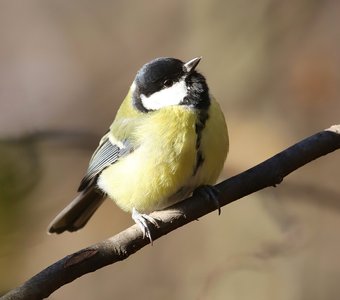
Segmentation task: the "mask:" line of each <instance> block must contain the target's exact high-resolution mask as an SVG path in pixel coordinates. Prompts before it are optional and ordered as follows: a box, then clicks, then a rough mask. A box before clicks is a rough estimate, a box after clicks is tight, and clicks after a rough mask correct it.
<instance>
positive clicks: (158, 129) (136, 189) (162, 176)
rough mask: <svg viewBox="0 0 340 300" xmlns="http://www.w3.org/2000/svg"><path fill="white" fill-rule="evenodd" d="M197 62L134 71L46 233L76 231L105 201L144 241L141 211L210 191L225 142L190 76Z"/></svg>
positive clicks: (201, 86) (197, 78)
mask: <svg viewBox="0 0 340 300" xmlns="http://www.w3.org/2000/svg"><path fill="white" fill-rule="evenodd" d="M200 60H201V57H197V58H194V59H191V60H189V61H188V62H183V61H181V60H179V59H175V58H169V57H161V58H157V59H155V60H152V61H151V62H149V63H147V64H145V65H144V66H143V67H142V68H141V69H140V70H139V71H138V72H137V75H136V77H135V80H134V81H133V83H132V85H131V87H130V89H129V92H128V94H127V96H126V98H125V99H124V101H123V103H122V104H121V106H120V108H119V110H118V112H117V114H116V118H115V120H114V122H113V123H112V125H111V126H110V129H109V131H108V132H107V133H106V134H105V135H104V136H103V138H102V139H101V140H100V142H99V146H98V148H97V149H96V150H95V152H94V153H93V155H92V157H91V160H90V163H89V167H88V169H87V172H86V174H85V176H84V178H83V180H82V181H81V183H80V186H79V188H78V192H79V195H78V196H77V197H76V198H75V199H74V200H73V201H72V202H71V203H70V204H69V205H68V206H67V207H65V208H64V209H63V210H62V211H61V212H60V213H59V214H58V215H57V216H56V217H55V219H54V220H53V221H52V222H51V224H50V225H49V228H48V232H49V233H62V232H64V231H66V230H67V231H76V230H78V229H80V228H82V227H83V226H84V225H85V224H86V223H87V222H88V220H89V219H90V218H91V216H92V215H93V214H94V212H95V211H96V210H97V209H98V207H99V206H100V205H101V204H102V203H103V201H104V200H105V198H106V196H108V197H109V198H111V199H112V200H113V201H114V202H115V203H116V204H117V205H118V206H119V207H120V208H121V209H123V210H124V211H127V212H131V213H132V218H133V220H134V221H135V222H136V224H138V225H139V227H140V228H141V230H142V232H143V235H144V236H146V237H148V238H149V239H150V241H152V239H151V234H150V230H149V224H148V222H151V223H153V224H155V225H156V224H157V222H156V220H155V219H154V218H152V217H151V216H149V213H151V212H153V211H156V210H161V209H164V208H166V207H168V206H170V205H172V204H174V203H176V202H179V201H181V200H183V199H184V198H186V197H188V196H189V195H190V194H191V193H192V192H193V191H194V190H195V189H196V188H198V187H201V186H210V185H212V184H214V183H215V181H216V180H217V177H218V176H219V174H220V172H221V170H222V168H223V164H224V161H225V159H226V157H227V153H228V148H229V141H228V131H227V126H226V122H225V118H224V115H223V113H222V111H221V108H220V106H219V104H218V103H217V101H216V100H215V99H214V98H213V97H212V96H211V95H210V93H209V88H208V85H207V83H206V80H205V78H204V76H203V75H202V74H200V73H199V72H197V71H196V67H197V65H198V63H199V62H200Z"/></svg>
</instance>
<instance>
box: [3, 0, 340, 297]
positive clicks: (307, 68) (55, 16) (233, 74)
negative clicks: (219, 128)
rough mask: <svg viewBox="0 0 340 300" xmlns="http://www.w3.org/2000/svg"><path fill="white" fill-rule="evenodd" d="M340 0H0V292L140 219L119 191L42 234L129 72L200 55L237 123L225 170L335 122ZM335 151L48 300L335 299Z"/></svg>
mask: <svg viewBox="0 0 340 300" xmlns="http://www.w3.org/2000/svg"><path fill="white" fill-rule="evenodd" d="M339 20H340V2H339V1H326V0H325V1H313V0H308V1H307V0H295V1H276V0H259V1H244V0H227V1H221V0H210V1H203V0H198V1H190V0H187V1H179V0H174V1H151V0H145V1H130V0H129V1H109V0H100V1H89V0H82V1H80V0H75V1H66V0H59V1H53V0H51V1H44V0H28V1H15V0H3V1H1V2H0V139H1V141H0V293H5V292H6V291H8V290H9V289H11V288H14V287H15V286H18V285H19V284H21V283H22V282H24V281H25V280H27V279H28V278H30V277H31V276H33V275H34V274H36V273H37V272H39V271H40V270H42V269H43V268H45V267H46V266H48V265H50V264H51V263H53V262H55V261H56V260H58V259H60V258H62V257H64V256H66V255H67V254H70V253H72V252H74V251H77V250H79V249H81V248H83V247H86V246H88V245H91V244H93V243H96V242H98V241H101V240H103V239H106V238H108V237H110V236H112V235H114V234H115V233H117V232H119V231H120V230H122V229H124V228H126V227H128V226H130V225H132V224H133V222H132V220H131V218H130V215H129V214H126V213H124V212H122V211H121V210H120V209H118V208H117V207H116V206H115V205H114V204H113V203H112V202H109V201H106V203H105V204H104V205H103V207H101V209H99V211H98V212H97V213H96V214H95V216H94V217H93V219H91V221H90V222H89V224H88V225H87V226H86V227H85V228H84V229H83V230H82V231H79V232H77V233H73V234H70V233H65V234H63V235H60V236H57V235H53V236H49V235H47V234H46V228H47V225H48V224H49V222H50V221H51V220H52V218H53V217H54V216H55V215H56V214H57V213H58V212H59V211H60V210H61V209H62V208H63V207H64V206H65V205H66V204H68V203H69V201H70V200H71V199H73V197H74V196H75V192H76V189H77V187H78V184H79V182H80V179H81V178H82V176H83V175H84V172H85V170H86V168H87V164H88V161H89V158H90V156H91V154H92V151H93V150H94V149H95V148H96V146H97V143H98V140H99V138H100V137H101V135H102V134H103V133H104V132H105V131H106V130H107V129H108V126H109V125H110V124H111V121H112V120H113V118H114V116H115V112H116V110H117V108H118V106H119V105H120V103H121V101H122V99H123V98H124V96H125V94H126V93H127V90H128V87H129V86H130V84H131V82H132V81H133V79H134V76H135V73H136V71H137V70H138V69H139V68H140V67H141V66H142V65H143V64H144V63H146V62H147V61H149V60H151V59H153V58H156V57H159V56H172V57H176V58H180V59H182V60H189V59H191V58H193V57H196V56H203V60H202V61H201V63H200V65H199V70H200V71H201V72H202V73H203V74H204V75H206V77H207V78H208V83H209V85H210V89H211V91H212V93H213V94H214V95H215V96H216V98H217V99H219V101H220V103H221V105H222V107H223V110H224V112H225V115H226V117H227V120H228V124H229V131H230V140H231V148H230V155H229V158H228V160H227V163H226V165H225V169H224V172H223V174H222V175H221V180H222V179H223V178H227V177H230V176H232V175H235V174H237V173H239V172H241V171H243V170H245V169H247V168H249V167H252V166H254V165H255V164H257V163H259V162H261V161H262V160H265V159H267V158H268V157H270V156H272V155H274V154H276V153H277V152H279V151H281V150H283V149H284V148H286V147H288V146H290V145H291V144H293V143H295V142H297V141H299V140H301V139H303V138H304V137H307V136H309V135H311V134H313V133H315V132H318V131H320V130H322V129H324V128H328V127H329V126H330V125H332V124H336V123H339V121H340V55H339V53H340V38H339V37H340V21H339ZM339 166H340V155H339V153H333V154H330V155H328V156H326V157H323V158H321V159H319V160H317V161H315V162H313V163H311V164H308V165H306V166H305V167H303V168H302V169H300V170H298V171H296V172H295V173H293V174H291V175H290V176H289V177H288V178H286V179H285V180H284V182H283V183H282V184H281V185H280V186H278V187H277V188H275V189H274V188H270V189H266V190H264V191H261V192H259V193H256V194H254V195H251V196H248V197H246V198H244V199H241V200H239V201H237V202H236V203H234V204H232V205H229V206H227V207H224V208H223V210H222V215H221V216H219V217H218V216H217V213H213V214H210V215H209V216H206V217H204V218H202V219H201V220H199V222H194V223H192V224H189V225H188V226H185V227H184V228H181V229H179V230H176V231H175V232H173V233H171V234H170V235H168V236H165V237H163V238H161V239H160V240H158V241H156V242H155V243H154V246H153V247H151V246H147V247H145V248H144V249H142V250H141V251H139V252H138V253H136V254H135V255H133V256H131V257H130V258H129V259H128V260H126V261H124V262H121V263H119V264H116V265H113V266H108V267H106V268H104V269H101V270H99V271H97V272H94V273H91V274H89V275H86V276H83V277H82V278H80V279H78V280H76V281H75V282H72V283H71V284H68V285H66V286H64V287H62V288H61V289H60V290H58V291H57V292H55V293H54V294H52V295H51V296H50V298H49V299H74V298H75V297H79V299H84V300H87V299H112V298H117V299H134V298H137V297H138V299H148V300H150V299H241V300H243V299H253V300H255V299H277V300H279V299H312V300H313V299H338V298H339V293H340V286H339V281H340V260H339V253H340V235H339V232H338V228H339V226H340V186H339V176H340V171H339Z"/></svg>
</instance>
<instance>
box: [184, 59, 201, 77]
mask: <svg viewBox="0 0 340 300" xmlns="http://www.w3.org/2000/svg"><path fill="white" fill-rule="evenodd" d="M201 58H202V56H200V57H196V58H193V59H191V60H189V61H188V62H186V63H185V64H184V66H183V69H184V72H185V73H191V72H192V71H194V70H195V68H196V67H197V65H198V63H199V62H200V60H201Z"/></svg>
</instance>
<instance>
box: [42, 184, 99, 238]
mask: <svg viewBox="0 0 340 300" xmlns="http://www.w3.org/2000/svg"><path fill="white" fill-rule="evenodd" d="M104 200H105V196H104V195H103V194H102V193H101V192H100V191H98V190H97V189H96V188H94V187H91V188H89V189H88V190H86V191H83V192H81V193H80V194H79V195H78V196H77V197H76V198H75V199H74V200H73V201H72V202H71V203H70V204H69V205H67V206H66V207H65V208H64V209H63V210H62V211H61V212H60V213H59V214H58V215H57V216H56V217H55V218H54V219H53V221H52V222H51V223H50V225H49V226H48V233H62V232H64V231H66V230H67V231H71V232H72V231H77V230H79V229H81V228H83V227H84V226H85V224H86V223H87V222H88V220H89V219H90V218H91V217H92V215H93V214H94V213H95V211H96V210H97V209H98V207H99V206H100V205H101V204H102V203H103V201H104Z"/></svg>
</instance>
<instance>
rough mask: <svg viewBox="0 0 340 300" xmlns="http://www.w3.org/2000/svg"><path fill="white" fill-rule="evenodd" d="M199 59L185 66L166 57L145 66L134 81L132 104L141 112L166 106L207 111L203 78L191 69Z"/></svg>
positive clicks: (207, 91) (206, 93)
mask: <svg viewBox="0 0 340 300" xmlns="http://www.w3.org/2000/svg"><path fill="white" fill-rule="evenodd" d="M200 60H201V58H194V59H192V60H190V61H188V62H187V63H184V62H182V61H181V60H179V59H175V58H170V57H161V58H157V59H155V60H153V61H151V62H149V63H147V64H145V65H144V66H143V67H142V68H141V69H140V70H139V71H138V73H137V75H136V78H135V81H134V92H133V103H134V105H135V107H136V108H137V109H138V110H140V111H142V112H149V111H153V110H158V109H161V108H162V107H166V106H170V105H187V106H190V107H193V108H198V109H204V108H208V107H209V103H210V100H209V89H208V86H207V83H206V81H205V78H204V77H203V75H201V74H200V73H198V72H197V71H196V70H195V68H196V66H197V65H198V63H199V62H200Z"/></svg>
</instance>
